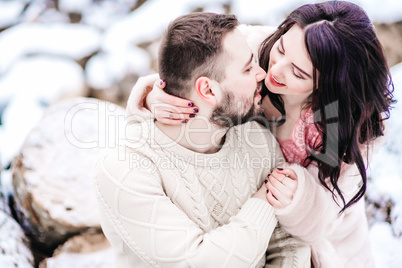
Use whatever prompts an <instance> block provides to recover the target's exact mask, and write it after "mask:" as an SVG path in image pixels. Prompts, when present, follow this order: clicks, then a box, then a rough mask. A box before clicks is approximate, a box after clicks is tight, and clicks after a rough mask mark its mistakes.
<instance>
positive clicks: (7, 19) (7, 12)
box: [0, 1, 24, 28]
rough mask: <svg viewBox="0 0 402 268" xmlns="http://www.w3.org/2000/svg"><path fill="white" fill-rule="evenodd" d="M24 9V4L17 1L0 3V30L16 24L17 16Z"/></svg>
mask: <svg viewBox="0 0 402 268" xmlns="http://www.w3.org/2000/svg"><path fill="white" fill-rule="evenodd" d="M23 9H24V3H23V2H19V1H1V2H0V28H5V27H7V26H10V25H13V24H14V23H16V22H17V20H18V16H19V14H20V13H21V11H22V10H23Z"/></svg>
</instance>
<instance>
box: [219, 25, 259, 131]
mask: <svg viewBox="0 0 402 268" xmlns="http://www.w3.org/2000/svg"><path fill="white" fill-rule="evenodd" d="M223 48H224V50H225V51H226V54H227V55H226V58H227V60H226V64H225V79H224V80H223V81H222V82H221V83H220V87H221V90H222V100H221V101H220V103H219V104H218V105H217V107H216V108H215V110H214V111H213V113H212V116H211V120H212V121H213V122H214V123H216V124H217V125H219V126H221V127H230V126H233V125H238V124H242V123H245V122H247V120H249V119H250V118H251V117H253V116H255V115H258V114H260V113H261V106H260V100H261V95H260V91H261V85H262V84H261V83H260V82H261V81H262V80H263V79H264V78H265V76H266V73H265V71H264V70H263V69H262V68H261V67H260V66H259V65H258V64H257V62H256V60H255V55H253V53H252V52H251V49H250V47H249V46H248V44H247V41H246V39H245V38H244V36H243V34H242V33H241V32H240V31H239V30H237V29H236V30H234V31H232V32H230V33H229V34H227V35H226V37H225V39H224V41H223Z"/></svg>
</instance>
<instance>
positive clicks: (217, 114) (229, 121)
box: [210, 84, 263, 128]
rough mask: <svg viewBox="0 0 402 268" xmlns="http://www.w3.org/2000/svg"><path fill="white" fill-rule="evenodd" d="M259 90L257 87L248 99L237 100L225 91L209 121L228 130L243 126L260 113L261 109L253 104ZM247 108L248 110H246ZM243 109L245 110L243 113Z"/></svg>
mask: <svg viewBox="0 0 402 268" xmlns="http://www.w3.org/2000/svg"><path fill="white" fill-rule="evenodd" d="M259 89H260V84H258V85H257V88H256V89H255V92H254V94H253V96H252V97H251V98H249V99H241V100H239V99H237V98H236V97H235V96H234V94H233V92H232V91H230V90H227V89H225V90H224V91H223V99H222V102H221V103H220V104H219V106H218V107H216V108H215V109H214V111H213V112H212V115H211V118H210V121H211V122H213V123H214V124H216V125H218V126H219V127H222V128H230V127H233V126H237V125H240V124H244V123H246V122H248V121H250V120H252V119H253V118H255V117H256V116H257V115H260V114H261V113H262V111H263V110H262V107H261V106H260V105H256V104H255V103H254V98H255V96H256V95H257V93H258V91H259ZM247 107H248V108H247ZM244 108H246V109H247V110H246V111H244Z"/></svg>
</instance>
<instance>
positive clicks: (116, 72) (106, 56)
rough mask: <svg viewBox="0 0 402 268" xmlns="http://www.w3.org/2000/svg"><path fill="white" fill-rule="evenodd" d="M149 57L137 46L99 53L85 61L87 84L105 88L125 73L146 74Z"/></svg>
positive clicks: (95, 87)
mask: <svg viewBox="0 0 402 268" xmlns="http://www.w3.org/2000/svg"><path fill="white" fill-rule="evenodd" d="M150 63H151V57H150V55H149V54H148V53H147V52H146V51H145V50H143V49H141V48H138V47H128V46H127V47H125V48H124V49H122V50H115V51H113V52H111V53H99V54H97V55H95V56H93V57H92V58H91V59H90V60H89V61H88V63H87V66H86V75H87V81H88V85H90V86H91V87H93V88H94V89H107V88H109V87H111V86H112V85H113V84H114V83H116V82H117V81H118V80H119V79H122V78H123V77H124V75H125V74H126V73H129V72H135V73H138V74H144V75H145V74H148V73H149V72H151V70H150V68H151V66H150Z"/></svg>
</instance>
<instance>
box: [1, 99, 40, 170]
mask: <svg viewBox="0 0 402 268" xmlns="http://www.w3.org/2000/svg"><path fill="white" fill-rule="evenodd" d="M43 110H44V107H43V106H42V105H40V104H39V103H38V102H37V101H36V100H34V99H31V98H24V97H22V96H19V97H15V98H13V99H12V100H11V102H10V103H9V104H8V106H7V108H6V109H5V111H4V112H3V114H2V117H1V118H2V123H3V125H2V126H1V127H0V159H1V167H3V168H5V167H8V166H9V165H10V164H11V162H12V160H13V158H14V157H15V156H17V155H18V152H19V151H20V148H21V146H22V144H23V142H24V140H25V137H26V136H27V134H28V133H29V131H31V129H32V128H33V127H34V126H35V125H36V123H37V122H38V121H39V120H40V118H41V117H42V114H43Z"/></svg>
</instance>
